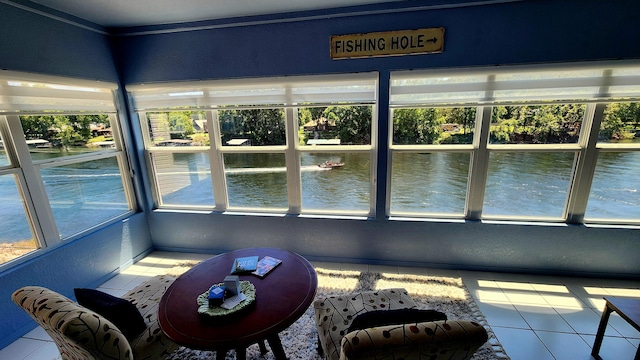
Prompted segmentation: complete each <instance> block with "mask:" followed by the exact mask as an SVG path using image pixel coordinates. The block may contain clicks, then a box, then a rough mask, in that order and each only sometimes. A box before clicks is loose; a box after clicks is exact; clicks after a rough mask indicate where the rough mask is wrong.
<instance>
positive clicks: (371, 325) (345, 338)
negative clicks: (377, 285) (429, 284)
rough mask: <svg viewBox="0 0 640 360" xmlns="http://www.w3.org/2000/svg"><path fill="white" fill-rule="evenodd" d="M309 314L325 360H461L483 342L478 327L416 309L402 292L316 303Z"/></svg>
mask: <svg viewBox="0 0 640 360" xmlns="http://www.w3.org/2000/svg"><path fill="white" fill-rule="evenodd" d="M314 312H315V321H316V325H317V329H318V339H319V344H318V346H319V348H318V351H319V352H320V353H321V354H323V355H324V358H325V359H327V360H338V359H340V360H345V359H351V360H354V359H359V360H364V359H366V360H381V359H404V360H410V359H453V360H463V359H469V358H471V356H473V354H474V353H475V352H476V350H477V349H478V348H479V347H480V346H482V345H483V344H484V343H485V342H486V341H487V339H488V334H487V331H486V330H485V328H484V327H483V326H482V325H480V324H478V323H475V322H470V321H463V320H446V318H447V317H446V315H445V314H443V313H440V312H437V311H433V310H419V309H417V306H416V304H415V302H414V301H413V299H411V297H410V296H409V295H408V294H407V291H406V290H405V289H401V288H398V289H385V290H378V291H365V292H360V293H353V294H348V295H342V296H328V297H324V298H319V299H316V300H315V301H314Z"/></svg>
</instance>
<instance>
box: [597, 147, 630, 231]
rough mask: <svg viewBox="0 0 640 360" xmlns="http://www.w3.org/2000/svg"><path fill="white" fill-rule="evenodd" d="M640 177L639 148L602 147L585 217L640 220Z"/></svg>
mask: <svg viewBox="0 0 640 360" xmlns="http://www.w3.org/2000/svg"><path fill="white" fill-rule="evenodd" d="M638 142H639V143H640V141H638ZM639 179H640V151H630V152H602V151H601V152H600V154H599V155H598V162H597V163H596V170H595V174H594V177H593V182H592V184H591V193H590V194H589V200H588V202H587V210H586V213H585V218H588V219H616V220H628V219H629V220H635V221H637V220H640V181H639Z"/></svg>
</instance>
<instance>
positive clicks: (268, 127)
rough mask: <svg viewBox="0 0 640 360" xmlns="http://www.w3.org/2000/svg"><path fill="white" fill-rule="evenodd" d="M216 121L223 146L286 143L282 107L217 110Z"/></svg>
mask: <svg viewBox="0 0 640 360" xmlns="http://www.w3.org/2000/svg"><path fill="white" fill-rule="evenodd" d="M218 121H219V123H220V133H221V134H222V145H223V146H225V145H227V146H267V145H285V144H286V138H287V137H286V133H285V125H284V110H283V109H244V110H219V111H218Z"/></svg>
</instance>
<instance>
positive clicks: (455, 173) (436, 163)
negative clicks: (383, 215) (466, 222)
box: [391, 152, 470, 215]
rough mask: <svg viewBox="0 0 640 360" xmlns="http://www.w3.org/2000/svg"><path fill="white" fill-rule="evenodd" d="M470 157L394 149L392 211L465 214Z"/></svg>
mask: <svg viewBox="0 0 640 360" xmlns="http://www.w3.org/2000/svg"><path fill="white" fill-rule="evenodd" d="M469 159H470V155H469V154H468V153H454V152H442V153H440V152H437V153H413V152H394V153H393V159H392V164H391V169H392V172H391V212H392V213H398V212H402V213H406V212H409V213H446V214H458V215H462V214H464V205H465V201H466V194H467V181H468V176H469Z"/></svg>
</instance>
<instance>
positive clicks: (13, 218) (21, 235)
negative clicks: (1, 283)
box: [0, 175, 38, 264]
mask: <svg viewBox="0 0 640 360" xmlns="http://www.w3.org/2000/svg"><path fill="white" fill-rule="evenodd" d="M0 201H1V202H2V206H0V224H2V231H1V232H0V264H2V263H5V262H7V261H10V260H13V259H15V258H17V257H20V256H22V255H24V254H27V253H29V252H31V251H34V250H36V249H37V248H38V246H37V243H36V241H35V239H34V235H33V232H32V230H31V226H30V224H29V220H28V217H27V213H26V210H25V204H24V202H23V200H22V197H21V196H20V192H19V191H18V187H17V184H16V178H15V176H14V175H4V176H0Z"/></svg>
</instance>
